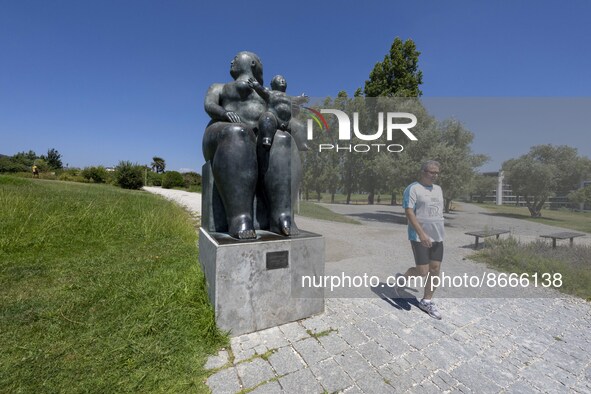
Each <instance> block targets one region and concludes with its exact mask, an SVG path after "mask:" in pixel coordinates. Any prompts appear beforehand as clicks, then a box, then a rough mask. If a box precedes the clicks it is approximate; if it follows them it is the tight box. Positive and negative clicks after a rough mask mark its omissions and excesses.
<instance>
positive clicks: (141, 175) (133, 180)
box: [0, 149, 201, 190]
mask: <svg viewBox="0 0 591 394" xmlns="http://www.w3.org/2000/svg"><path fill="white" fill-rule="evenodd" d="M33 166H37V170H38V171H39V172H40V173H41V174H42V177H44V178H48V179H57V180H63V181H71V182H91V183H111V184H114V185H117V186H120V187H122V188H126V189H139V188H141V187H142V186H144V185H152V186H162V187H164V188H173V187H187V188H193V189H197V190H198V189H200V187H201V175H200V174H198V173H196V172H187V173H183V174H181V173H179V172H177V171H165V168H166V161H165V160H164V159H163V158H161V157H159V156H154V157H153V158H152V163H151V165H150V166H145V165H140V164H136V163H132V162H130V161H120V162H119V164H118V165H117V166H116V167H115V168H114V169H107V168H105V167H104V166H100V165H99V166H88V167H85V168H83V169H80V168H64V167H63V164H62V160H61V154H60V153H59V152H58V151H57V150H56V149H49V150H48V151H47V155H41V156H39V155H37V154H36V153H35V152H34V151H32V150H29V151H28V152H19V153H17V154H15V155H14V156H5V155H0V173H2V172H5V173H27V174H29V176H30V174H31V170H32V167H33Z"/></svg>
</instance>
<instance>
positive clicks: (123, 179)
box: [115, 161, 145, 189]
mask: <svg viewBox="0 0 591 394" xmlns="http://www.w3.org/2000/svg"><path fill="white" fill-rule="evenodd" d="M144 169H145V167H144V166H141V165H139V164H133V163H131V162H130V161H120V162H119V165H117V167H115V184H116V185H118V186H119V187H122V188H123V189H141V188H142V186H144Z"/></svg>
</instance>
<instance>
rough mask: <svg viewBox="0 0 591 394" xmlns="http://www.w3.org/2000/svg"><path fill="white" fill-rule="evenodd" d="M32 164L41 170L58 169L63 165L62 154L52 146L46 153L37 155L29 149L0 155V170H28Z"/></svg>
mask: <svg viewBox="0 0 591 394" xmlns="http://www.w3.org/2000/svg"><path fill="white" fill-rule="evenodd" d="M33 166H37V168H38V169H39V171H41V172H47V171H58V170H61V169H62V168H63V167H64V166H63V163H62V155H61V154H60V153H59V152H58V151H57V149H53V148H52V149H48V150H47V154H46V155H37V153H35V152H34V151H32V150H29V151H28V152H19V153H17V154H15V155H14V156H0V172H28V171H31V168H32V167H33Z"/></svg>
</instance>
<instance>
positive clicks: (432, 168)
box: [420, 160, 441, 186]
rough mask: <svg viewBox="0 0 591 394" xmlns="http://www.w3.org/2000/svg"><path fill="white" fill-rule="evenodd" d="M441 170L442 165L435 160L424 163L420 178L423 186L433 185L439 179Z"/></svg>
mask: <svg viewBox="0 0 591 394" xmlns="http://www.w3.org/2000/svg"><path fill="white" fill-rule="evenodd" d="M440 168H441V165H440V164H439V162H437V161H435V160H429V161H426V162H424V163H423V165H422V166H421V176H420V181H421V183H422V184H424V185H428V186H430V185H432V184H433V182H434V181H435V180H436V179H437V177H438V176H439V169H440Z"/></svg>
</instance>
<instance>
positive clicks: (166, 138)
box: [0, 0, 591, 172]
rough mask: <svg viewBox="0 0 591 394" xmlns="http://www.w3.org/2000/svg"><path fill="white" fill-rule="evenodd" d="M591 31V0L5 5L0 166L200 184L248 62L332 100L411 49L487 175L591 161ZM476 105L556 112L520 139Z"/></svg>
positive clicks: (428, 93)
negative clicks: (553, 162) (566, 157)
mask: <svg viewBox="0 0 591 394" xmlns="http://www.w3.org/2000/svg"><path fill="white" fill-rule="evenodd" d="M590 17H591V2H589V1H587V0H584V1H580V0H573V1H571V0H569V1H537V0H527V1H478V2H477V1H440V2H435V1H412V2H411V1H392V0H383V1H365V2H360V1H318V0H316V1H293V2H270V1H251V2H248V1H207V2H197V1H189V0H182V1H181V0H171V1H151V0H141V1H139V0H138V1H132V0H125V1H119V0H117V1H113V0H100V1H99V0H94V1H90V0H83V1H80V0H68V1H65V0H54V1H47V0H35V1H31V0H14V1H12V0H4V1H2V6H1V11H0V54H1V60H0V153H2V154H8V155H12V154H14V153H17V152H18V151H23V150H26V151H28V150H29V149H32V150H34V151H36V152H37V153H38V154H41V153H45V152H46V151H47V149H49V148H56V149H58V150H59V151H60V152H61V153H62V156H63V161H64V164H65V163H68V164H69V165H70V166H78V167H84V166H88V165H98V164H102V165H106V166H110V165H116V164H117V163H118V161H119V160H131V161H133V162H138V163H142V164H149V163H150V161H151V158H152V157H153V156H156V155H157V156H161V157H163V158H164V159H165V160H166V163H167V169H169V170H181V169H185V170H188V169H192V170H197V171H198V172H200V171H201V165H202V164H203V157H202V153H201V139H202V136H203V129H204V128H205V125H206V124H207V121H208V117H207V115H206V114H205V112H204V110H203V98H204V94H205V92H206V90H207V88H208V86H209V85H210V84H211V83H213V82H227V81H229V80H230V75H229V63H230V61H231V59H232V58H233V57H234V55H235V54H236V53H237V52H238V51H241V50H250V51H253V52H256V53H257V54H258V55H259V56H260V57H261V59H262V61H263V64H264V70H265V76H266V82H269V81H270V77H271V76H273V75H275V74H278V73H281V74H283V75H285V77H286V78H287V80H288V84H289V92H291V93H293V94H299V93H301V92H305V93H306V94H308V95H309V96H316V97H319V96H320V97H322V96H333V95H336V93H337V92H338V91H340V90H345V91H347V92H348V93H349V94H352V93H353V92H354V91H355V89H356V88H357V87H363V84H364V81H365V79H367V78H368V75H369V72H370V71H371V69H372V68H373V66H374V64H375V63H376V62H377V61H381V60H382V59H383V57H384V55H385V54H386V53H387V52H388V50H389V48H390V45H391V43H392V41H393V39H394V38H395V37H397V36H398V37H401V38H402V39H407V38H412V39H413V40H414V41H415V43H416V45H417V48H418V49H419V51H421V52H422V54H421V56H420V61H419V66H420V69H421V70H422V71H423V74H424V80H423V81H424V83H423V85H422V90H423V93H424V96H425V97H458V96H459V97H464V98H463V99H461V100H460V102H463V103H468V104H466V105H457V106H455V107H453V108H451V109H450V108H447V109H445V110H443V109H441V108H439V107H438V108H439V109H437V108H434V114H435V115H437V116H447V115H448V113H449V114H451V115H454V116H455V117H456V118H458V119H460V120H462V121H464V123H465V124H466V126H467V127H468V128H469V129H470V130H471V131H472V132H473V133H474V134H475V140H474V143H473V150H474V151H475V152H477V153H485V154H488V155H489V156H491V158H492V160H491V162H490V163H488V164H487V165H485V166H484V167H483V169H485V170H495V169H498V168H499V166H500V164H501V163H502V161H503V160H506V159H508V158H511V157H515V156H517V155H520V154H523V153H526V152H527V151H528V150H529V147H530V146H532V145H535V144H540V143H554V144H569V145H571V146H576V147H578V148H579V152H580V153H581V154H584V155H586V156H591V144H590V143H589V140H590V138H589V137H588V135H589V128H590V127H589V121H588V120H587V119H585V118H586V115H588V114H589V113H591V105H590V103H591V100H589V96H591V41H590V40H589V37H591V27H590V24H589V18H590ZM471 96H477V97H480V98H479V99H478V100H476V101H478V102H480V103H483V102H484V103H486V102H487V101H486V100H487V99H486V98H488V97H495V99H493V100H492V101H493V102H494V103H495V105H500V106H501V107H504V108H507V105H508V103H511V102H519V103H521V104H522V105H525V107H532V106H534V107H535V105H536V104H535V103H536V102H538V101H536V100H533V101H532V100H526V99H514V98H515V97H547V98H548V99H546V101H544V100H541V101H542V102H544V103H545V104H544V105H543V106H541V107H539V108H537V109H536V108H533V109H532V108H530V109H531V110H532V111H533V113H539V114H541V116H534V117H532V118H528V119H527V120H526V119H521V120H522V121H521V124H520V126H511V125H509V126H507V125H502V124H500V123H499V122H500V119H501V118H502V117H503V116H504V115H503V111H501V110H498V111H497V110H491V108H497V107H494V105H493V107H491V106H484V107H482V108H480V110H473V109H470V105H469V103H472V102H473V101H471V100H466V99H465V97H471ZM503 97H512V98H511V99H503ZM552 97H578V99H574V100H571V99H561V100H562V102H565V100H566V101H568V102H569V103H574V105H570V104H569V105H567V107H569V108H572V107H576V108H579V109H580V111H579V112H577V115H576V116H575V117H576V118H577V120H574V121H573V120H570V123H568V124H567V125H565V123H564V122H562V121H561V120H564V118H565V117H566V115H564V114H560V113H552V111H550V110H549V109H552V108H556V106H555V105H553V104H552V103H553V101H552ZM585 97H586V98H585ZM453 100H455V99H453ZM453 100H451V101H450V102H454V101H453ZM462 100H463V101H462ZM512 100H514V101H512ZM548 100H549V101H548ZM569 100H571V101H569ZM559 101H560V100H559ZM443 107H445V106H443ZM509 108H513V107H511V106H510V105H509ZM485 109H488V111H487V110H485ZM475 112H478V113H482V112H484V113H486V114H485V115H483V116H480V117H479V116H476V115H475ZM521 118H523V116H522V117H521ZM544 118H545V119H544ZM534 120H535V122H534ZM536 122H537V123H536ZM507 123H512V124H514V123H515V122H513V121H511V122H507Z"/></svg>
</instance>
